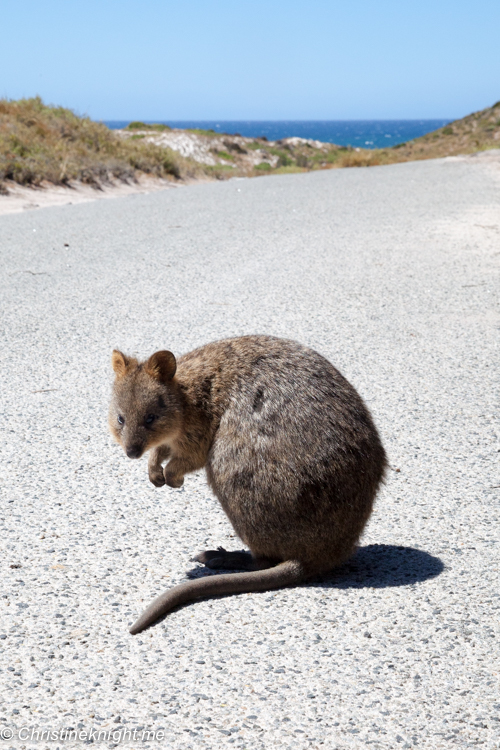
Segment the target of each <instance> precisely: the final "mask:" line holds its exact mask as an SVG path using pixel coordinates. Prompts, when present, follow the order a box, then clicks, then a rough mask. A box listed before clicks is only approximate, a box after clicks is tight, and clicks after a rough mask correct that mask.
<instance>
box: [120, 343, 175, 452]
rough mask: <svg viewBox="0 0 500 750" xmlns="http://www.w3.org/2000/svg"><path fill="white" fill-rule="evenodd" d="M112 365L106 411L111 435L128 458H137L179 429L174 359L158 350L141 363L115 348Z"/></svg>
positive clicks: (168, 353) (169, 353)
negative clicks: (110, 391) (111, 392)
mask: <svg viewBox="0 0 500 750" xmlns="http://www.w3.org/2000/svg"><path fill="white" fill-rule="evenodd" d="M111 363H112V365H113V370H114V371H115V374H116V378H115V382H114V386H113V395H112V399H111V405H110V408H109V427H110V430H111V434H112V435H113V437H114V438H115V440H116V441H117V442H118V443H120V445H121V446H122V447H123V449H124V451H125V453H126V454H127V456H128V457H129V458H140V457H141V456H142V455H143V453H144V452H145V451H147V450H149V448H153V447H154V446H155V445H159V444H160V443H163V442H165V439H168V438H169V437H174V436H175V433H176V432H177V431H178V429H179V426H180V420H181V416H182V405H181V400H180V398H179V395H178V390H177V386H176V383H175V380H174V375H175V371H176V367H177V365H176V361H175V357H174V355H173V354H172V352H166V351H161V352H156V353H155V354H153V355H152V356H151V357H150V358H149V359H148V360H147V362H142V363H140V362H138V361H137V360H136V359H134V358H133V357H127V356H125V354H122V353H121V352H119V351H117V350H116V349H115V351H114V352H113V355H112V358H111Z"/></svg>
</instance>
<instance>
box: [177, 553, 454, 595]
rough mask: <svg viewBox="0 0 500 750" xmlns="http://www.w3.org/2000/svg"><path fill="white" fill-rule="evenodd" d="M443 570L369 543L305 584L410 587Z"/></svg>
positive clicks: (193, 573) (433, 560)
mask: <svg viewBox="0 0 500 750" xmlns="http://www.w3.org/2000/svg"><path fill="white" fill-rule="evenodd" d="M443 570H444V564H443V562H442V561H441V560H440V559H439V558H438V557H434V556H433V555H429V553H428V552H423V551H422V550H419V549H414V548H413V547H399V546H395V545H393V544H368V545H367V546H366V547H360V548H359V549H358V551H357V552H356V554H355V555H353V557H351V559H350V560H348V561H347V562H346V563H344V565H342V566H341V567H339V568H336V569H335V570H332V571H331V572H329V573H325V574H323V575H321V576H315V577H314V578H312V579H310V580H309V581H307V582H305V584H302V585H306V586H307V585H309V586H311V585H312V586H318V585H320V586H322V587H327V588H337V589H349V588H359V589H361V588H387V587H391V586H408V585H410V584H412V583H418V582H420V581H427V580H428V579H429V578H435V577H436V576H438V575H439V574H440V573H442V572H443ZM219 572H220V573H227V572H228V571H225V570H220V571H214V570H209V568H205V567H196V568H193V569H192V570H189V571H187V575H188V577H189V578H203V577H205V576H207V575H218V573H219ZM229 572H231V573H233V572H236V571H229Z"/></svg>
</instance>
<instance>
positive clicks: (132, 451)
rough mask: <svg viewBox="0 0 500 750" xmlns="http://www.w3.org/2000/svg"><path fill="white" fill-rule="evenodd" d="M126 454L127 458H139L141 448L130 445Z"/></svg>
mask: <svg viewBox="0 0 500 750" xmlns="http://www.w3.org/2000/svg"><path fill="white" fill-rule="evenodd" d="M126 453H127V456H128V457H129V458H139V457H140V455H141V453H142V448H141V446H140V445H130V446H129V447H128V448H127V451H126Z"/></svg>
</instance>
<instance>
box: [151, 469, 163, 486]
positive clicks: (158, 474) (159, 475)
mask: <svg viewBox="0 0 500 750" xmlns="http://www.w3.org/2000/svg"><path fill="white" fill-rule="evenodd" d="M149 481H150V482H152V483H153V484H154V486H155V487H163V485H164V484H165V476H164V474H163V469H162V468H161V466H160V468H159V469H157V470H155V471H153V470H152V469H150V470H149Z"/></svg>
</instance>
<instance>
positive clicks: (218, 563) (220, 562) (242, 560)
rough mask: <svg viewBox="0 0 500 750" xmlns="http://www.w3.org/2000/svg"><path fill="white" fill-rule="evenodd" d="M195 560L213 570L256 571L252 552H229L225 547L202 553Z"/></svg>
mask: <svg viewBox="0 0 500 750" xmlns="http://www.w3.org/2000/svg"><path fill="white" fill-rule="evenodd" d="M193 560H195V561H196V562H201V563H203V564H204V565H206V566H207V568H210V569H211V570H254V567H253V565H254V559H253V557H252V555H251V553H250V552H244V551H243V550H241V551H240V552H227V550H225V549H224V547H219V548H218V549H216V550H213V549H209V550H206V551H205V552H200V554H199V555H196V556H195V557H194V558H193Z"/></svg>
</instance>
